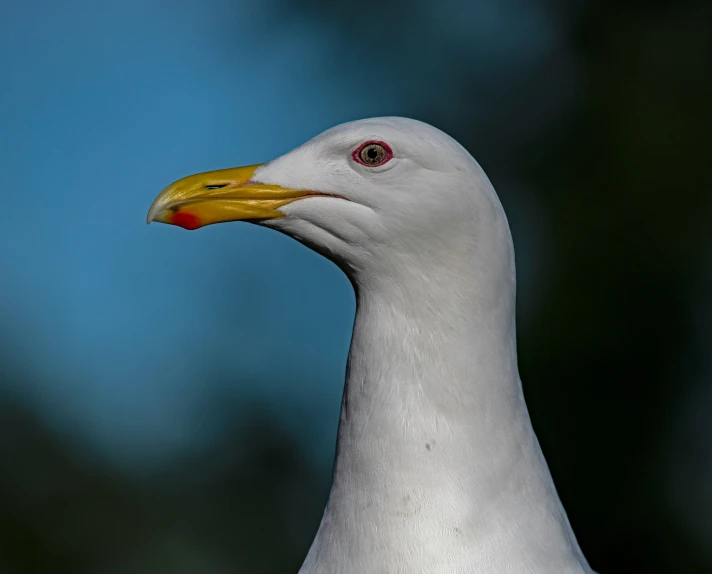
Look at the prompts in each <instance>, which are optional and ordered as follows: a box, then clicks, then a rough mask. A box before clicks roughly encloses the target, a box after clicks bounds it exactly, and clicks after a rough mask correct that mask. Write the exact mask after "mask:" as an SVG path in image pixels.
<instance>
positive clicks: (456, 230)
mask: <svg viewBox="0 0 712 574" xmlns="http://www.w3.org/2000/svg"><path fill="white" fill-rule="evenodd" d="M502 218H504V213H503V211H502V210H501V206H500V204H499V200H498V199H497V197H496V195H495V193H494V190H493V189H492V187H491V185H490V183H489V180H488V179H487V177H486V175H485V174H484V172H483V171H482V169H481V168H480V167H479V165H478V164H477V162H476V161H475V160H474V159H473V158H472V157H471V156H470V154H469V153H467V151H466V150H465V149H464V148H463V147H462V146H460V145H459V144H458V143H457V142H456V141H455V140H453V139H452V138H451V137H449V136H448V135H446V134H445V133H443V132H442V131H440V130H438V129H436V128H434V127H432V126H430V125H428V124H425V123H422V122H419V121H416V120H411V119H405V118H397V117H388V118H373V119H367V120H359V121H355V122H349V123H346V124H342V125H339V126H336V127H334V128H331V129H329V130H327V131H325V132H323V133H321V134H320V135H318V136H316V137H315V138H313V139H311V140H310V141H308V142H306V143H305V144H303V145H301V146H300V147H298V148H296V149H294V150H292V151H290V152H288V153H287V154H285V155H283V156H281V157H279V158H277V159H275V160H273V161H270V162H269V163H265V164H260V165H253V166H247V167H238V168H231V169H224V170H217V171H211V172H205V173H199V174H196V175H191V176H188V177H185V178H183V179H180V180H178V181H176V182H175V183H172V184H171V185H169V186H168V187H167V188H165V189H164V190H163V191H162V192H161V193H160V195H159V196H158V197H157V198H156V199H155V201H154V202H153V205H152V206H151V208H150V210H149V213H148V218H147V219H148V222H149V223H150V222H151V221H158V222H162V223H168V224H173V225H178V226H181V227H184V228H186V229H197V228H199V227H203V226H206V225H210V224H214V223H222V222H227V221H249V222H252V223H257V224H260V225H264V226H267V227H271V228H274V229H277V230H279V231H281V232H283V233H285V234H287V235H290V236H292V237H294V238H295V239H297V240H299V241H301V242H302V243H304V244H305V245H307V246H308V247H310V248H312V249H314V250H315V251H317V252H319V253H321V254H323V255H325V256H326V257H328V258H330V259H332V260H334V261H335V262H336V263H337V264H339V265H340V266H342V267H343V268H345V269H346V270H349V269H350V270H359V269H360V270H363V269H367V268H373V267H374V266H376V267H378V266H381V265H389V266H390V265H393V264H398V263H404V264H407V260H408V258H412V257H413V256H414V254H415V253H417V254H418V257H419V258H420V259H427V258H428V257H433V258H440V259H442V258H443V257H445V258H448V257H450V256H451V255H452V253H453V252H457V251H459V250H461V249H462V248H465V247H466V245H467V244H469V243H472V242H476V241H477V236H478V235H479V234H480V231H481V229H482V228H483V225H482V222H487V221H490V222H491V221H492V220H493V219H495V220H500V219H502ZM504 221H505V228H506V230H507V235H508V233H509V231H508V226H506V218H504ZM398 259H400V260H399V262H396V261H395V260H398Z"/></svg>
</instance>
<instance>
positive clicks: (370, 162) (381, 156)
mask: <svg viewBox="0 0 712 574" xmlns="http://www.w3.org/2000/svg"><path fill="white" fill-rule="evenodd" d="M367 148H368V150H367ZM365 151H366V153H368V154H369V155H365V154H364V152H365ZM372 151H373V152H374V154H371V152H372ZM351 157H352V158H353V159H354V161H355V162H356V163H360V164H361V165H365V166H366V167H379V166H381V165H383V164H384V163H386V162H388V161H390V160H391V158H392V157H393V150H392V149H391V146H389V145H388V144H387V143H386V142H384V141H379V140H369V141H367V142H364V143H362V144H361V145H360V146H358V147H357V148H356V149H355V150H354V152H353V153H352V154H351Z"/></svg>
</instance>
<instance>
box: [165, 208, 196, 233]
mask: <svg viewBox="0 0 712 574" xmlns="http://www.w3.org/2000/svg"><path fill="white" fill-rule="evenodd" d="M171 223H172V224H173V225H177V226H178V227H182V228H183V229H191V230H192V229H198V227H200V218H199V217H198V216H197V215H193V214H192V213H188V212H187V211H177V212H176V213H174V214H173V217H172V218H171Z"/></svg>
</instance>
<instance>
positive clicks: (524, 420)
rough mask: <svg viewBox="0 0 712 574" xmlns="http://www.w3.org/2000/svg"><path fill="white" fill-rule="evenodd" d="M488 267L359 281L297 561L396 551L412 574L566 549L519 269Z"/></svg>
mask: <svg viewBox="0 0 712 574" xmlns="http://www.w3.org/2000/svg"><path fill="white" fill-rule="evenodd" d="M485 275H486V274H482V275H481V276H480V277H478V276H476V274H475V273H468V272H463V270H461V269H460V270H459V271H458V278H459V280H458V281H457V282H453V280H452V277H448V276H447V275H443V274H427V276H426V275H423V274H418V275H414V276H411V277H406V276H401V277H398V278H395V279H394V278H393V277H391V278H390V280H389V281H386V282H379V280H378V279H377V278H376V277H372V278H370V279H369V280H367V281H363V282H361V283H360V284H357V285H356V287H357V289H356V291H357V313H356V320H355V324H354V332H353V339H352V344H351V349H350V352H349V362H348V373H347V380H346V386H345V390H344V396H343V402H342V409H341V418H340V424H339V433H338V444H337V455H336V463H335V467H334V476H333V483H332V489H331V493H330V497H329V502H328V504H327V508H326V510H325V513H324V518H323V520H322V524H321V526H320V529H319V532H318V534H317V537H316V539H315V541H314V544H313V546H312V548H311V550H310V553H309V556H308V558H307V561H306V562H305V565H304V567H303V570H302V572H322V571H324V572H327V571H332V570H329V569H328V566H327V567H325V569H323V570H322V569H320V568H321V565H324V564H326V565H329V564H331V565H332V567H333V564H334V563H336V562H339V563H342V564H349V565H350V566H349V567H348V568H346V569H344V570H339V571H343V572H351V571H354V572H356V571H359V572H366V571H369V572H376V571H391V570H388V569H386V570H383V569H382V565H383V564H385V563H386V561H388V560H392V559H393V557H394V556H397V557H398V560H399V562H398V564H399V566H398V568H400V569H398V570H397V571H409V572H411V571H412V572H416V571H418V572H420V571H429V572H439V571H441V570H440V569H441V568H442V569H443V571H445V570H446V571H470V570H469V569H462V570H461V569H459V567H460V566H462V567H463V568H464V566H465V565H468V566H467V568H470V567H471V566H469V565H471V564H474V563H479V564H481V565H485V564H487V563H490V564H491V563H492V562H491V560H493V559H495V558H496V559H497V560H501V556H500V555H499V553H507V556H509V558H508V560H509V561H510V562H508V564H510V563H511V564H515V565H516V564H517V563H518V562H517V561H518V560H521V564H520V565H522V566H523V565H525V564H526V565H527V567H529V564H531V561H532V560H533V559H535V558H536V554H537V552H546V554H547V555H548V556H549V557H553V560H554V562H553V565H554V566H556V565H557V564H558V565H560V566H562V567H564V566H566V565H567V564H569V561H572V560H574V558H572V557H573V556H574V555H577V548H578V547H577V546H576V543H575V539H574V538H573V533H572V532H571V531H570V528H569V525H568V521H567V519H566V516H565V514H564V511H563V508H562V507H561V504H560V502H559V499H558V496H557V494H556V491H555V489H554V486H553V483H552V481H551V477H550V475H549V471H548V468H547V466H546V463H545V461H544V459H543V457H542V455H541V451H540V449H539V446H538V443H537V440H536V437H535V435H534V433H533V430H532V428H531V424H530V421H529V415H528V413H527V409H526V405H525V403H524V399H523V395H522V391H521V384H520V381H519V375H518V370H517V363H516V342H515V325H514V273H513V270H509V269H503V270H502V273H501V277H500V281H498V282H494V284H493V283H492V280H491V278H490V279H489V283H487V284H482V283H481V281H482V277H484V276H485ZM433 277H435V279H433ZM493 285H494V286H493ZM542 529H543V531H544V532H545V533H546V534H545V539H542ZM578 553H579V554H580V552H578ZM414 556H418V560H417V561H415V558H413V557H414ZM409 560H413V563H412V566H411V567H408V564H409ZM557 560H558V562H557ZM488 561H490V562H488ZM572 563H573V562H572ZM404 565H405V566H404ZM446 565H449V566H448V567H447V568H446ZM404 567H405V569H404V570H403V569H402V568H404ZM547 567H548V568H551V567H552V563H551V562H547ZM349 568H352V569H349ZM448 568H450V569H448ZM524 569H526V568H524ZM393 571H396V570H395V569H394V570H393ZM482 571H489V570H486V569H484V570H482ZM496 571H499V570H496ZM528 571H529V570H528ZM531 571H532V572H535V571H536V572H538V571H539V570H536V569H532V570H531ZM543 571H561V572H564V571H569V570H566V569H565V568H564V569H559V570H557V569H556V567H554V568H553V570H543ZM570 571H572V572H574V571H576V572H583V571H584V570H570Z"/></svg>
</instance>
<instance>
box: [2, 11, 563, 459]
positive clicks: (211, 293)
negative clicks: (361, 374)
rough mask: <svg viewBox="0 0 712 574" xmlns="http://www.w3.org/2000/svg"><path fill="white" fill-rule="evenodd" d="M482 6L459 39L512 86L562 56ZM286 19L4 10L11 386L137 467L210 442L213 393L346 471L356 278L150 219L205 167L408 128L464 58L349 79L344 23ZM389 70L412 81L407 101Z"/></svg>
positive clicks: (290, 251) (531, 18) (226, 236)
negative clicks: (539, 58) (345, 394)
mask: <svg viewBox="0 0 712 574" xmlns="http://www.w3.org/2000/svg"><path fill="white" fill-rule="evenodd" d="M453 1H454V0H453ZM455 4H458V2H455ZM518 4H519V2H517V1H516V0H512V1H511V2H509V3H508V6H509V8H510V9H511V8H512V6H515V7H516V5H518ZM468 6H474V8H472V10H475V9H476V11H477V14H476V16H477V17H476V18H472V19H471V22H472V28H471V30H469V29H468V30H467V31H466V32H468V33H467V34H465V33H464V32H463V31H462V30H460V32H463V33H462V34H460V35H458V34H453V35H450V36H448V42H449V44H447V45H448V46H449V48H450V49H456V50H465V49H466V48H467V47H468V46H469V49H472V50H475V51H476V54H478V56H477V58H475V62H476V64H477V62H479V63H478V64H477V65H480V66H483V67H484V68H485V69H489V68H491V67H493V66H496V63H497V61H500V60H501V61H504V62H509V63H510V64H511V66H510V69H508V68H507V67H506V66H503V67H500V68H499V69H498V73H497V75H496V77H497V78H500V79H502V78H505V79H506V77H507V74H515V75H516V74H517V73H519V68H518V67H521V66H523V65H524V66H526V65H531V62H533V61H534V60H535V59H536V58H535V57H534V56H532V54H533V53H537V54H541V53H543V52H544V51H545V48H546V46H547V45H548V43H547V41H546V38H547V37H548V36H550V35H551V34H550V32H551V30H549V28H547V26H546V25H545V24H546V22H545V21H544V20H542V19H541V18H537V17H536V14H535V13H534V10H533V9H532V8H531V7H530V8H528V9H527V10H525V11H524V12H521V11H517V12H516V13H517V14H520V15H521V14H523V15H524V16H526V17H523V16H522V17H517V18H514V19H512V18H510V17H507V14H506V13H505V12H506V11H503V10H498V9H494V8H492V9H488V8H487V7H486V5H484V4H477V5H468ZM530 6H531V5H530ZM273 8H274V6H273V5H272V3H271V2H245V1H242V2H240V1H234V0H233V1H228V0H212V1H206V2H198V1H197V0H181V1H178V2H156V1H153V2H147V1H145V0H128V1H124V2H120V3H119V2H114V3H109V2H99V3H96V2H90V1H88V0H72V1H68V2H63V3H55V2H49V1H47V0H45V1H41V2H22V3H21V2H14V3H9V2H4V3H3V8H2V11H3V17H2V18H1V19H0V66H1V68H2V70H3V80H4V81H3V89H2V90H0V130H1V131H2V134H3V137H2V138H0V168H2V172H1V173H2V186H1V187H0V189H1V193H2V203H3V206H4V211H3V215H4V217H3V225H2V226H1V227H0V241H1V242H2V246H3V248H2V250H0V264H2V268H3V270H4V271H3V273H2V275H0V294H1V295H2V296H1V297H0V320H2V321H3V324H4V325H5V327H6V328H5V330H4V332H5V333H6V334H7V335H8V336H9V337H10V338H9V340H5V341H3V344H4V348H3V349H2V353H3V354H5V356H8V355H10V356H12V357H13V360H12V361H6V362H5V363H4V364H3V365H2V368H3V369H4V370H5V371H9V370H11V369H15V370H17V371H18V372H17V373H9V374H10V375H15V376H12V377H8V378H6V380H12V381H17V384H16V385H15V386H14V387H12V388H5V389H2V390H3V392H6V393H11V394H13V395H15V396H19V397H22V398H23V399H25V400H28V401H31V402H32V403H33V404H34V405H35V406H37V407H38V408H39V409H41V412H42V413H43V414H44V416H46V417H47V420H48V421H49V423H50V424H52V425H53V426H54V427H55V428H57V429H60V430H62V431H64V432H67V433H69V434H71V435H74V436H76V437H78V440H79V441H89V442H90V443H91V444H93V445H95V446H96V447H98V448H99V449H101V450H102V451H103V452H104V453H105V454H106V455H109V456H111V457H113V458H115V459H116V460H117V461H119V462H136V461H139V462H140V461H143V462H146V461H148V460H153V459H155V458H156V457H158V458H160V457H161V456H162V455H165V454H170V453H172V452H175V451H176V449H178V450H180V449H185V448H190V447H192V446H197V447H199V446H200V444H201V443H202V441H205V440H210V437H211V436H212V435H211V432H212V431H211V429H212V427H213V426H214V424H213V420H212V418H213V411H212V410H211V407H210V406H209V399H210V397H212V396H213V394H212V393H213V391H216V390H220V391H221V392H225V391H226V390H227V392H229V393H230V394H233V395H234V396H235V397H237V400H238V403H239V404H243V405H245V406H248V405H251V404H252V402H251V401H250V400H248V399H252V398H257V399H261V400H262V401H263V402H264V404H266V405H267V406H268V407H269V408H271V409H274V410H275V412H276V413H277V414H278V416H280V417H281V418H282V419H283V420H284V421H285V424H287V425H289V426H290V427H293V428H294V429H295V431H300V430H301V431H304V432H308V433H309V435H310V437H311V438H310V443H311V444H313V445H315V447H314V448H315V451H318V452H319V453H322V454H320V455H318V456H319V457H321V458H320V460H324V461H325V462H326V463H328V464H330V463H331V462H330V458H329V455H327V454H323V453H328V452H331V449H332V448H333V441H334V438H335V432H336V421H337V419H338V407H339V401H340V396H341V392H342V383H343V372H344V366H345V360H346V351H347V348H348V342H349V337H350V326H351V321H352V319H353V312H354V299H353V294H352V292H351V288H350V286H349V285H348V282H347V281H346V279H345V278H344V277H343V276H342V275H341V273H340V272H339V271H338V270H337V269H336V268H335V266H334V265H332V264H331V263H330V262H328V261H326V260H324V259H321V258H319V257H318V256H316V255H315V254H313V253H311V252H309V251H308V250H307V249H305V248H304V247H302V246H300V245H299V244H297V243H296V242H294V241H292V240H290V239H289V238H286V237H284V236H282V235H279V234H277V233H273V232H270V231H269V230H265V229H261V228H257V227H255V226H251V225H248V224H228V225H220V226H212V227H208V228H205V229H202V230H199V231H197V232H192V233H189V232H186V231H184V230H181V229H177V228H172V227H168V226H160V225H151V226H150V227H149V226H146V224H145V214H146V211H147V209H148V207H149V205H150V203H151V201H152V200H153V198H154V197H155V195H156V194H157V193H158V192H159V191H160V190H161V189H162V188H163V187H164V186H165V185H167V184H168V183H170V182H171V181H173V180H175V179H177V178H179V177H182V176H184V175H187V174H189V173H193V172H197V171H206V170H210V169H217V168H222V167H228V166H234V165H246V164H252V163H259V162H262V161H267V160H269V159H272V158H274V157H276V156H278V155H280V154H282V153H285V152H287V151H289V150H290V149H291V148H293V147H295V146H296V145H298V144H300V143H302V142H303V141H305V140H307V139H309V138H310V137H312V136H314V135H316V134H317V133H319V132H320V131H322V130H323V129H325V128H328V127H330V126H332V125H335V124H338V123H341V122H343V121H347V120H352V119H356V118H359V117H366V116H375V115H389V114H399V115H411V112H412V110H411V109H409V107H408V106H409V105H410V103H412V99H409V97H408V95H407V94H408V93H416V91H417V90H418V88H422V90H420V91H418V92H417V95H418V99H419V101H420V103H421V104H422V103H423V102H424V101H426V102H427V101H428V98H430V99H431V101H432V104H433V105H439V102H442V101H446V100H444V99H443V98H442V90H446V89H447V86H446V85H437V86H436V83H437V80H438V73H439V70H440V71H442V70H443V69H444V68H445V67H446V66H447V65H452V64H450V63H449V60H448V58H447V57H446V56H445V55H444V54H440V53H437V52H433V53H428V54H427V55H426V54H425V53H423V54H421V57H420V58H408V59H405V60H403V61H402V63H403V66H401V65H400V63H399V64H398V65H397V66H389V67H385V68H384V67H376V68H372V67H369V66H366V65H364V62H360V60H359V55H360V54H361V53H362V52H361V49H360V48H359V47H354V48H353V49H351V48H348V47H347V48H346V50H345V52H344V53H345V54H346V56H345V58H344V60H343V62H339V65H338V66H336V62H335V55H334V54H335V53H336V52H334V51H333V50H332V49H331V47H332V45H333V44H334V43H335V40H336V38H335V37H333V36H334V34H336V31H334V30H331V29H329V28H327V27H325V26H323V25H322V26H319V20H318V19H316V20H310V19H303V18H298V17H294V15H289V14H282V15H279V16H278V17H276V16H275V14H274V13H273ZM465 8H466V7H464V6H459V8H458V11H457V13H458V14H463V13H465V12H466V9H465ZM463 11H465V12H463ZM453 13H455V12H453ZM435 15H437V16H438V17H439V18H442V15H443V13H442V12H441V11H438V10H436V14H435ZM455 20H458V19H455ZM455 20H453V21H452V22H451V23H450V25H452V26H454V28H453V29H454V30H455V29H457V25H456V24H457V22H455ZM503 30H507V31H510V32H511V33H510V34H498V31H503ZM425 33H427V34H430V33H433V32H432V28H428V29H427V30H425ZM463 38H466V39H467V42H466V43H465V44H462V42H463ZM401 40H403V38H401ZM458 42H459V43H460V44H462V46H461V47H458V46H459V44H458ZM438 45H440V44H438V43H436V42H434V43H433V46H438ZM404 46H406V47H408V46H407V45H406V44H404ZM453 46H454V48H453ZM537 47H538V48H537ZM523 48H524V49H523ZM535 48H537V49H535ZM409 49H418V46H410V48H409ZM513 51H514V52H516V53H522V54H524V55H525V57H524V58H523V60H522V61H521V62H520V61H515V60H514V59H512V58H510V56H511V54H512V53H513ZM508 54H509V55H510V56H508ZM425 57H427V60H423V58H425ZM498 58H499V60H498ZM423 62H430V63H429V65H428V67H427V74H428V75H427V77H425V78H424V77H423V71H422V70H421V68H419V67H418V66H420V65H421V64H423ZM522 62H523V63H522ZM335 67H336V68H339V69H340V70H341V73H340V74H338V75H335V74H334V70H335ZM384 74H386V75H388V74H400V75H401V76H402V78H401V80H399V82H396V83H395V84H398V85H400V87H401V89H400V92H399V93H395V92H393V89H394V88H392V87H391V88H389V86H391V84H389V83H388V82H385V81H382V82H379V78H380V79H381V80H383V79H384V78H385V76H384ZM373 85H377V86H378V90H376V91H374V90H373ZM409 102H410V103H409ZM468 105H474V103H472V104H469V103H468ZM218 387H219V389H218ZM325 413H328V415H326V414H325ZM235 416H236V417H239V416H241V414H240V413H239V412H236V413H235Z"/></svg>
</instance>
